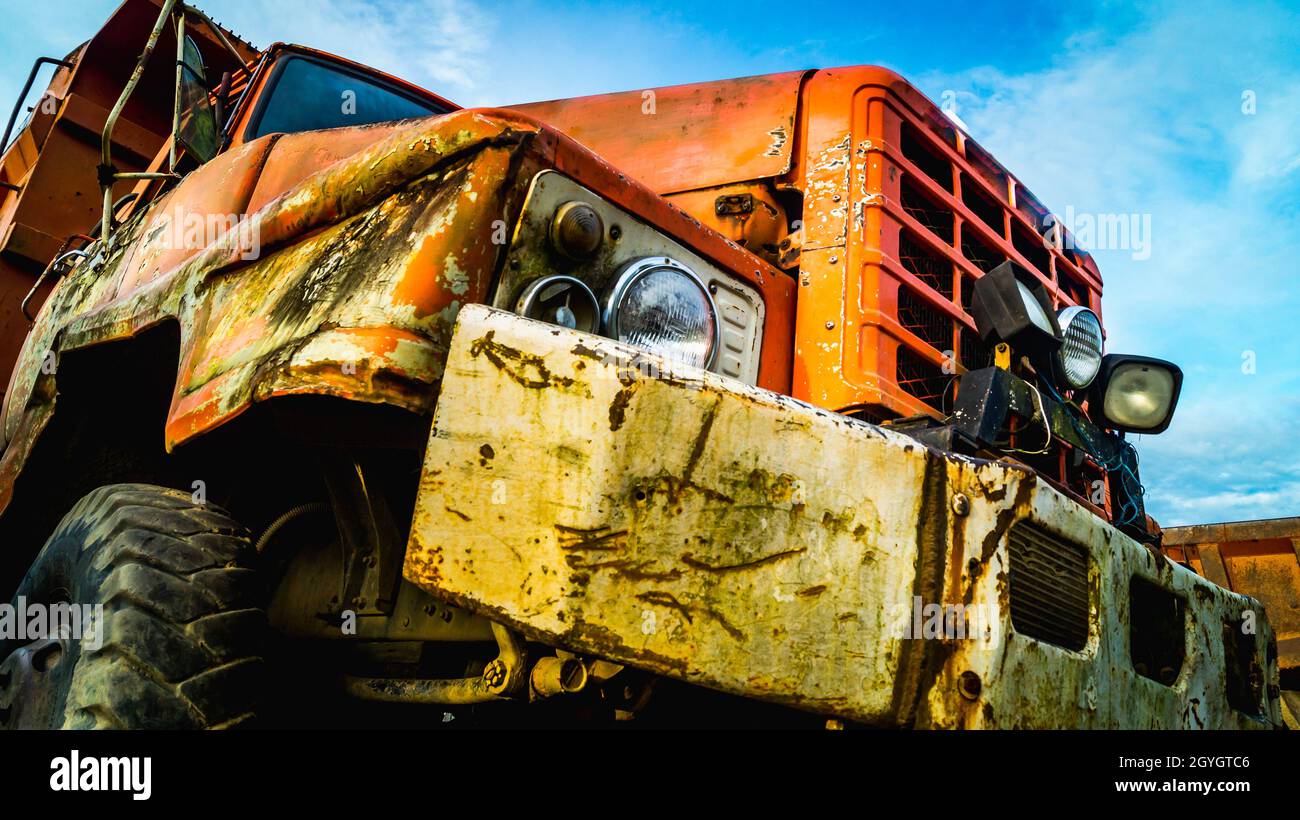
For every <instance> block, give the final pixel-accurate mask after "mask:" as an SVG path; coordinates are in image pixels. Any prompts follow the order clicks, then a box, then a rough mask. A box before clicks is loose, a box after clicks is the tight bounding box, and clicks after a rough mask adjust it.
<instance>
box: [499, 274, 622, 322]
mask: <svg viewBox="0 0 1300 820" xmlns="http://www.w3.org/2000/svg"><path fill="white" fill-rule="evenodd" d="M557 285H558V286H567V287H568V288H569V289H570V290H571V292H573V293H575V294H576V295H577V296H578V298H579V299H581V300H583V302H585V303H586V304H585V307H586V308H588V309H590V311H591V314H592V316H591V325H590V326H589V327H577V326H575V327H573V328H572V329H573V330H580V331H582V332H583V333H599V332H600V326H601V324H602V323H603V321H604V313H603V311H602V309H601V305H600V300H599V299H597V298H596V294H594V293H592V291H591V288H590V287H588V286H587V283H586V282H584V281H582V280H581V279H579V278H577V277H576V276H567V275H564V274H552V275H550V276H543V277H541V278H539V279H534V280H533V281H532V282H530V283H529V284H528V286H527V287H525V288H524V290H523V292H522V293H520V294H519V298H518V299H517V300H516V301H515V313H518V314H519V315H520V316H524V317H526V318H529V319H537V320H538V321H543V322H550V323H551V324H560V325H561V327H567V325H564V324H562V323H559V322H554V321H552V320H551V319H547V318H545V317H540V316H534V315H533V313H534V312H535V308H536V306H537V303H538V301H539V300H540V299H541V298H542V297H543V295H544V292H545V291H546V290H547V289H549V288H553V287H555V286H557ZM575 318H576V317H575Z"/></svg>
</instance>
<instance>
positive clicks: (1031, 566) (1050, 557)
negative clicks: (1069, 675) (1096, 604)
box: [1009, 522, 1088, 652]
mask: <svg viewBox="0 0 1300 820" xmlns="http://www.w3.org/2000/svg"><path fill="white" fill-rule="evenodd" d="M1009 541H1010V552H1011V596H1010V597H1011V625H1012V626H1013V627H1015V630H1016V632H1018V633H1020V634H1021V635H1025V636H1027V637H1030V638H1035V639H1037V640H1040V641H1044V642H1046V643H1050V644H1055V645H1056V646H1060V647H1063V648H1065V649H1070V650H1073V651H1076V652H1077V651H1079V650H1081V649H1083V647H1084V646H1085V645H1086V644H1087V643H1088V553H1087V551H1086V550H1085V549H1083V548H1082V547H1079V546H1077V545H1075V544H1071V543H1068V542H1066V541H1062V540H1061V539H1060V538H1057V537H1056V536H1055V535H1051V534H1050V533H1047V532H1044V531H1043V530H1041V529H1039V528H1037V527H1035V526H1033V525H1030V524H1026V523H1024V522H1020V523H1018V524H1016V525H1015V526H1014V527H1012V528H1011V535H1010V538H1009Z"/></svg>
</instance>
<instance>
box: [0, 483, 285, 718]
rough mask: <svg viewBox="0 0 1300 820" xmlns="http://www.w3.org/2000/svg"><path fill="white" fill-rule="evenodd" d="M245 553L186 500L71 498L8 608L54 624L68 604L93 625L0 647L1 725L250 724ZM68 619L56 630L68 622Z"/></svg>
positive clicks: (133, 495)
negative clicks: (56, 613) (60, 606)
mask: <svg viewBox="0 0 1300 820" xmlns="http://www.w3.org/2000/svg"><path fill="white" fill-rule="evenodd" d="M251 557H252V547H251V546H250V543H249V539H248V537H247V533H246V532H245V531H244V530H243V529H242V528H241V527H240V526H239V525H238V524H236V523H235V522H234V521H233V520H231V518H230V517H229V516H227V515H226V514H225V513H224V512H223V511H221V510H219V509H217V508H215V507H212V506H208V505H202V504H197V503H195V502H194V501H193V500H192V498H191V496H190V495H189V494H188V493H184V492H180V491H177V490H169V489H164V488H161V487H153V486H149V485H142V484H118V485H113V486H107V487H101V488H99V489H97V490H95V491H94V492H92V493H90V494H89V495H87V496H86V497H85V498H83V499H81V501H79V502H77V504H76V505H75V506H74V507H73V508H72V511H71V512H69V513H68V514H67V516H66V517H65V518H64V519H63V521H62V522H61V523H60V524H59V526H58V527H57V528H56V529H55V530H54V534H53V535H52V536H50V539H49V541H47V542H46V544H45V547H44V549H42V550H41V553H40V555H38V556H37V558H36V561H35V562H34V563H33V564H32V566H31V568H30V569H29V570H28V571H27V575H26V577H25V578H24V579H23V581H22V583H21V584H20V585H19V588H18V592H17V593H16V595H15V598H14V601H13V602H12V603H11V607H13V609H11V612H12V613H15V614H21V612H22V611H23V608H24V607H25V608H26V611H27V612H28V613H31V612H44V613H46V615H45V619H46V620H47V621H48V622H50V623H53V620H52V615H51V614H50V613H53V612H54V611H55V607H56V606H57V605H58V604H65V605H66V604H71V605H74V607H75V609H76V610H77V613H87V614H90V615H92V618H91V619H90V621H91V622H92V624H93V625H89V626H84V627H83V628H82V629H81V630H80V631H77V630H68V631H65V632H64V633H63V634H57V633H56V634H42V635H32V634H28V635H26V636H25V637H26V640H25V641H24V640H21V639H14V638H10V639H9V640H7V641H4V642H2V643H0V657H2V658H4V661H3V663H2V664H0V725H3V726H5V727H6V728H122V729H126V728H149V729H161V728H165V729H179V728H190V729H218V728H228V727H233V726H238V725H247V724H248V723H250V722H251V721H252V720H253V719H254V718H255V716H256V703H257V697H258V695H259V694H260V692H261V688H262V687H261V680H260V678H261V674H262V670H263V662H262V646H263V641H264V635H265V630H266V616H265V613H264V611H263V610H262V609H261V607H260V598H261V595H260V593H259V585H258V583H257V577H256V574H255V573H254V571H253V570H252V569H250V568H248V564H249V563H250V558H251ZM86 605H89V606H86ZM64 613H65V614H69V613H70V610H69V609H68V608H67V607H65V608H64ZM77 613H71V617H68V618H67V620H66V621H65V623H67V622H70V623H71V624H74V625H75V624H76V623H77V617H76V615H77ZM97 613H98V616H99V617H98V619H96V618H95V617H93V616H95V615H96V614H97ZM29 622H30V621H29ZM96 627H101V628H98V629H97V628H96ZM32 631H36V630H32ZM69 632H73V633H74V634H69ZM9 634H12V630H10V631H7V632H5V633H0V638H3V637H5V636H6V635H9Z"/></svg>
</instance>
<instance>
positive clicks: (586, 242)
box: [551, 200, 605, 259]
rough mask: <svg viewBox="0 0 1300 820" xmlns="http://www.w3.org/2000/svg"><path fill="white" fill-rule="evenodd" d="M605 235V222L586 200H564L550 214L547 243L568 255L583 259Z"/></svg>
mask: <svg viewBox="0 0 1300 820" xmlns="http://www.w3.org/2000/svg"><path fill="white" fill-rule="evenodd" d="M604 239H605V223H604V221H603V220H602V219H601V218H600V214H598V213H597V212H596V209H595V208H593V207H591V206H590V205H588V204H587V203H586V202H580V201H577V200H574V201H571V202H566V203H564V204H563V205H561V206H560V207H558V208H556V209H555V216H553V217H551V244H552V245H554V246H555V249H556V250H557V251H559V252H560V253H562V254H564V255H565V256H567V257H569V258H570V259H587V258H589V257H590V256H591V255H592V254H594V253H595V252H596V251H597V249H599V248H600V243H601V242H602V241H604Z"/></svg>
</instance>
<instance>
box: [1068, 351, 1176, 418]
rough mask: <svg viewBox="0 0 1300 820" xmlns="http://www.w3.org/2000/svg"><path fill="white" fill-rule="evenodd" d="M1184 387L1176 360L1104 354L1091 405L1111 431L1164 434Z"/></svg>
mask: <svg viewBox="0 0 1300 820" xmlns="http://www.w3.org/2000/svg"><path fill="white" fill-rule="evenodd" d="M1182 389H1183V371H1182V370H1181V369H1180V368H1179V367H1178V365H1176V364H1174V363H1173V362H1167V361H1165V360H1164V359H1153V358H1151V357H1150V356H1129V355H1124V354H1120V353H1111V354H1108V355H1106V356H1104V357H1102V360H1101V370H1100V371H1099V372H1098V373H1097V380H1096V381H1095V382H1093V386H1092V392H1091V394H1090V396H1089V401H1088V407H1089V408H1090V412H1091V414H1092V416H1093V419H1094V420H1096V419H1098V418H1100V419H1101V422H1102V423H1103V424H1104V426H1106V427H1109V428H1111V429H1112V430H1123V431H1125V432H1129V433H1152V434H1154V433H1163V432H1164V431H1165V430H1166V429H1168V427H1169V422H1170V421H1172V420H1173V417H1174V410H1175V408H1177V407H1178V395H1179V393H1181V392H1182Z"/></svg>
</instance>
